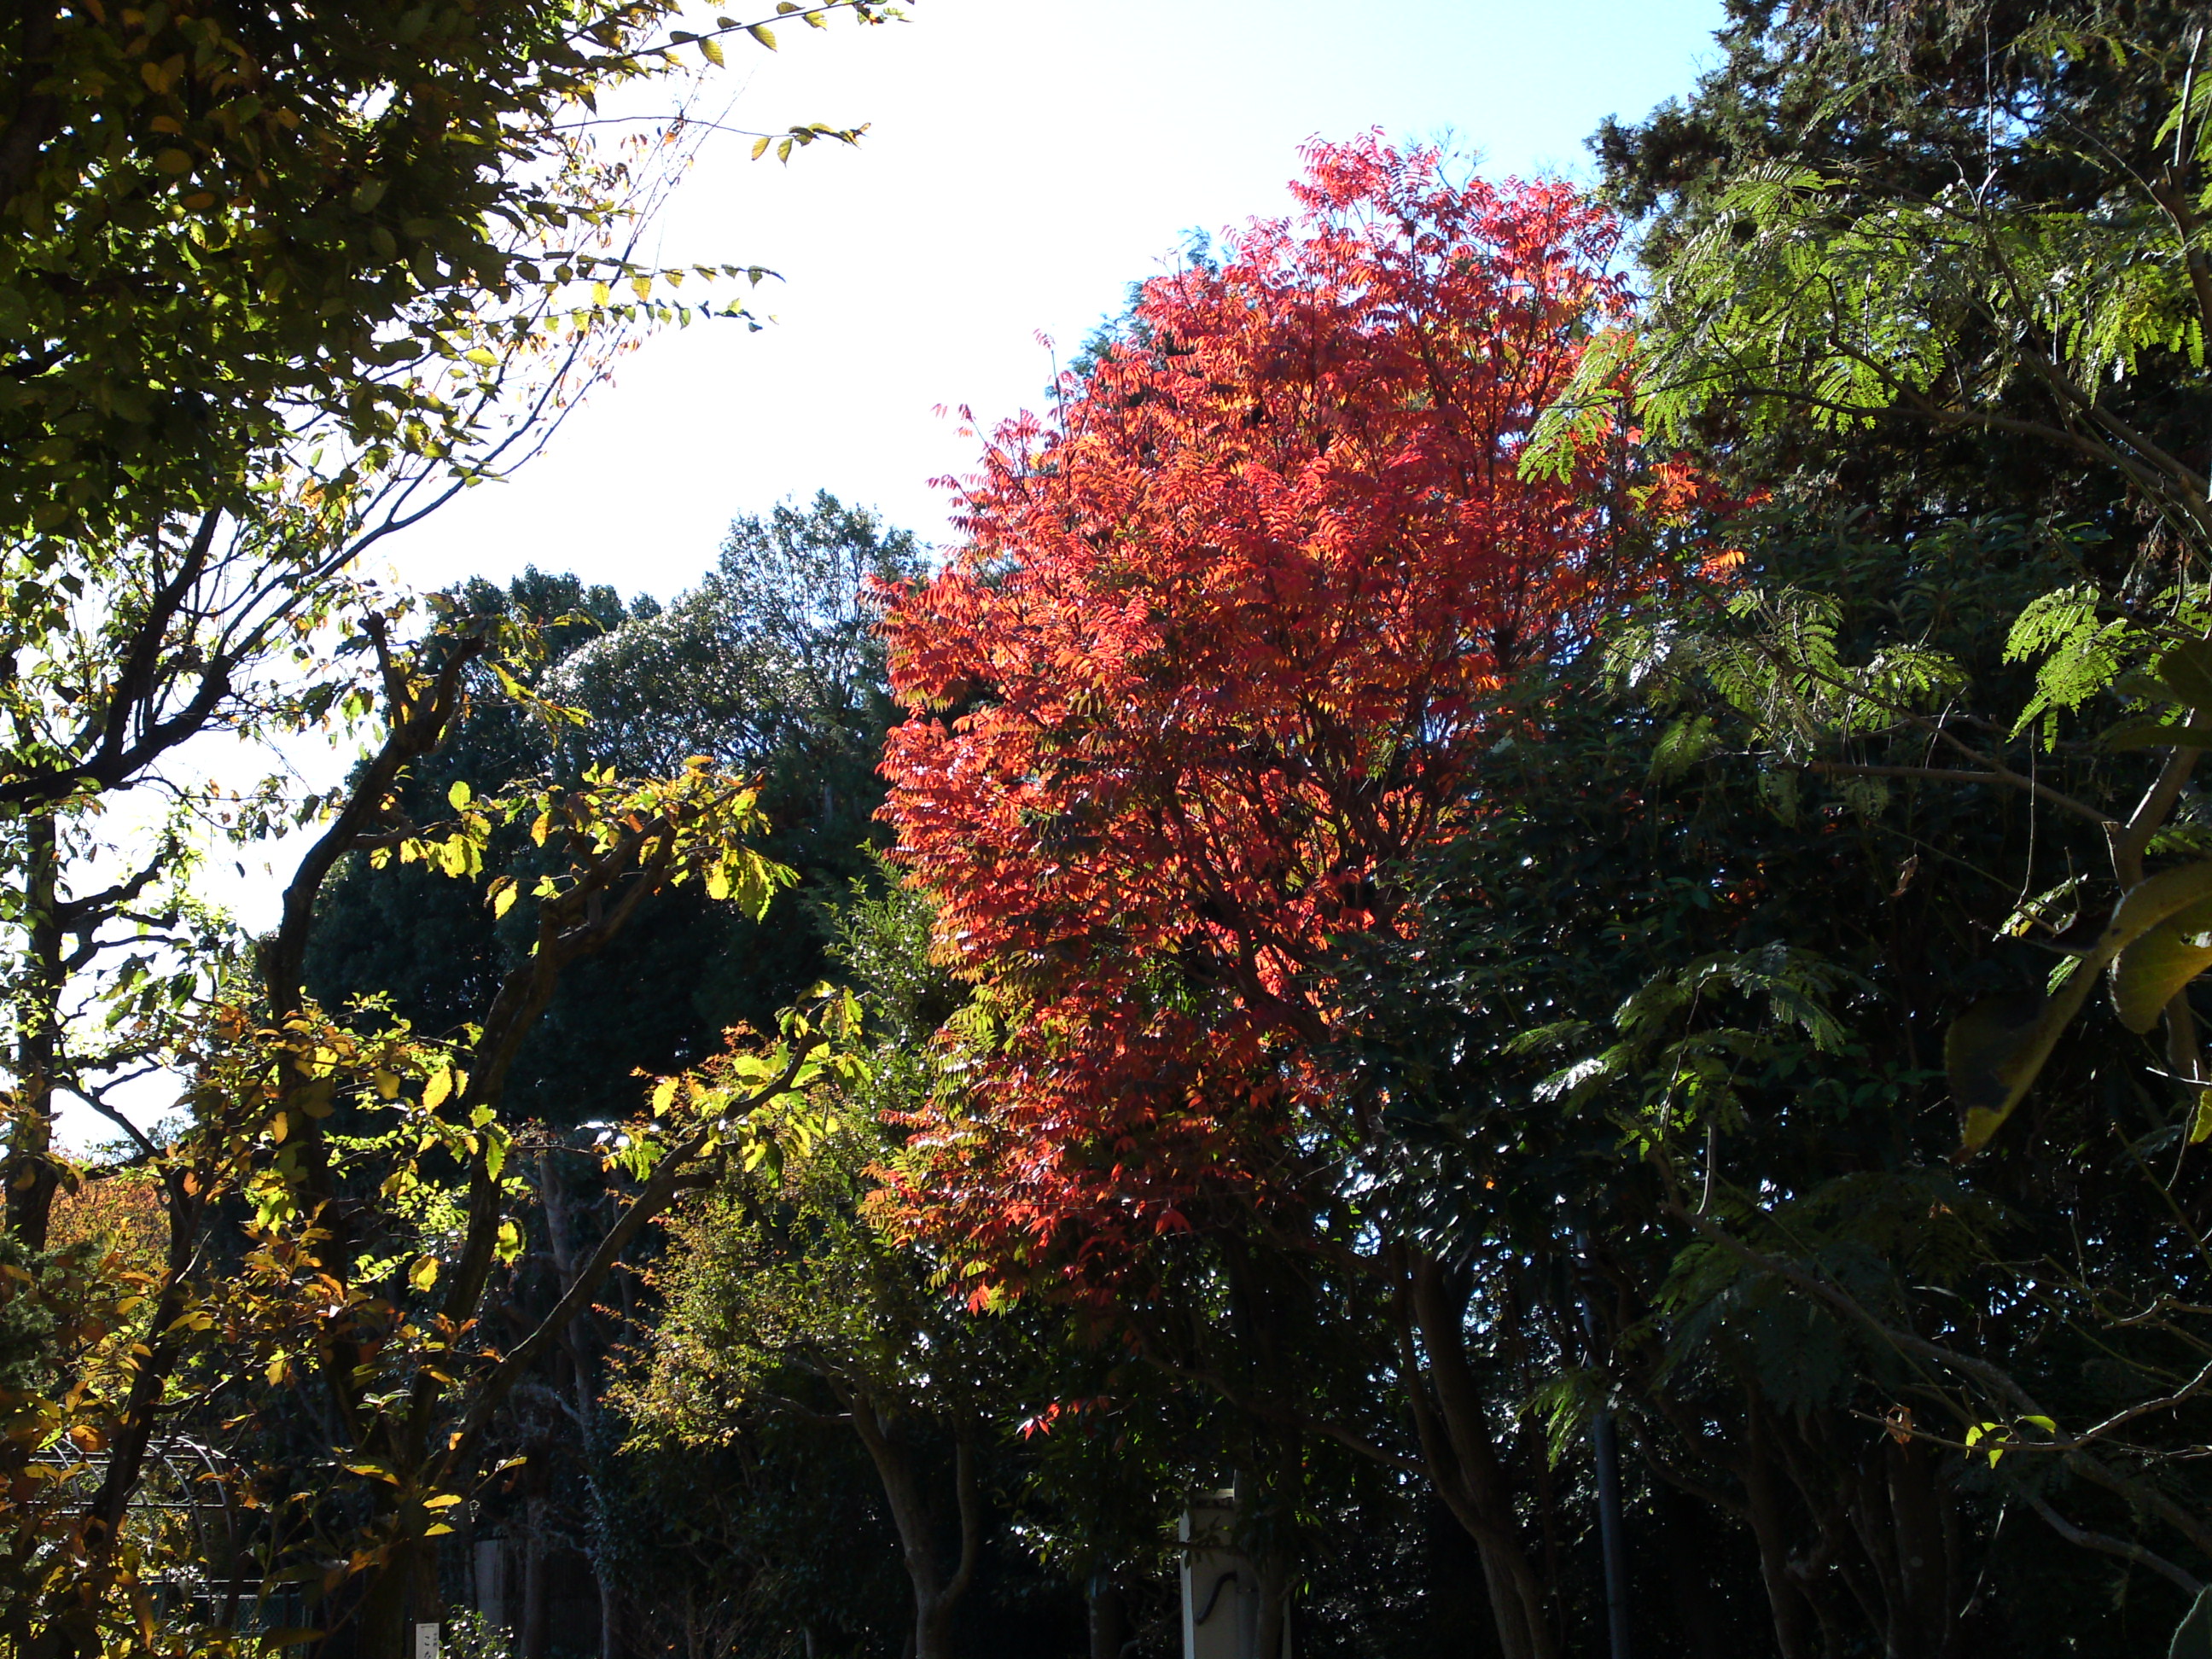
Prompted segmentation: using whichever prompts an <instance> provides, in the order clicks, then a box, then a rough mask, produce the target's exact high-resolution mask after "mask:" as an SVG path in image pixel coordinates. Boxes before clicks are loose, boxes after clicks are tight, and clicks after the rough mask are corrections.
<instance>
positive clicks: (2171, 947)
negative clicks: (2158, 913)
mask: <svg viewBox="0 0 2212 1659" xmlns="http://www.w3.org/2000/svg"><path fill="white" fill-rule="evenodd" d="M2207 968H2212V903H2205V904H2197V905H2192V906H2191V907H2190V908H2188V909H2186V910H2184V911H2182V912H2180V913H2179V915H2172V916H2169V917H2167V918H2166V920H2165V921H2161V922H2160V923H2159V924H2158V926H2156V927H2153V928H2152V929H2151V930H2150V931H2149V932H2148V933H2145V934H2144V935H2143V936H2142V938H2141V939H2136V941H2135V942H2134V943H2133V944H2131V945H2128V946H2127V947H2126V948H2125V949H2124V950H2123V951H2121V952H2120V953H2119V955H2118V956H2117V957H2114V958H2113V959H2112V1012H2114V1013H2116V1014H2118V1016H2119V1018H2120V1024H2123V1025H2124V1026H2126V1027H2127V1028H2128V1030H2130V1031H2148V1030H2150V1028H2151V1027H2152V1026H2154V1025H2155V1024H2158V1017H2159V1014H2160V1011H2161V1010H2163V1009H2164V1008H2165V1006H2166V1004H2167V1003H2169V1002H2171V1001H2172V1000H2173V996H2174V993H2175V992H2177V991H2179V990H2180V989H2181V987H2183V986H2185V985H2186V984H2188V983H2189V981H2191V980H2192V979H2195V978H2196V977H2197V975H2199V974H2201V973H2203V971H2204V970H2205V969H2207Z"/></svg>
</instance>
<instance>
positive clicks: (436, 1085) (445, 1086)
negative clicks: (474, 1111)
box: [422, 1071, 453, 1112]
mask: <svg viewBox="0 0 2212 1659" xmlns="http://www.w3.org/2000/svg"><path fill="white" fill-rule="evenodd" d="M452 1093H453V1073H452V1072H450V1071H444V1072H433V1073H430V1080H429V1081H428V1083H425V1084H424V1085H422V1104H423V1106H424V1107H425V1108H427V1109H429V1110H431V1111H434V1112H435V1111H436V1110H437V1109H438V1108H439V1107H441V1106H442V1105H444V1104H445V1103H446V1100H447V1097H448V1096H450V1095H451V1094H452Z"/></svg>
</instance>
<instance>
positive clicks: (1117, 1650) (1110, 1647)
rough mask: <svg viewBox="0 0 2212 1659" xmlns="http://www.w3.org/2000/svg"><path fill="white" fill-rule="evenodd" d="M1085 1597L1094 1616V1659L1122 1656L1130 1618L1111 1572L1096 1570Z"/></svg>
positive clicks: (1092, 1625)
mask: <svg viewBox="0 0 2212 1659" xmlns="http://www.w3.org/2000/svg"><path fill="white" fill-rule="evenodd" d="M1084 1600H1085V1602H1086V1604H1087V1608H1088V1611H1089V1613H1090V1615H1091V1659H1121V1644H1123V1643H1124V1642H1126V1641H1127V1640H1128V1639H1129V1638H1128V1635H1127V1632H1128V1627H1129V1621H1128V1617H1127V1613H1126V1611H1125V1610H1124V1609H1123V1607H1122V1606H1121V1586H1120V1585H1118V1584H1116V1583H1115V1582H1114V1576H1113V1575H1112V1574H1111V1573H1104V1572H1100V1573H1093V1574H1092V1575H1091V1582H1090V1583H1088V1584H1087V1585H1085V1588H1084Z"/></svg>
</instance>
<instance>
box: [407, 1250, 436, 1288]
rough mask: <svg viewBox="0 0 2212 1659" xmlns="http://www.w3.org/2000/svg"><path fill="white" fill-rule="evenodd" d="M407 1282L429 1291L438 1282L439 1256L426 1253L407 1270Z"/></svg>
mask: <svg viewBox="0 0 2212 1659" xmlns="http://www.w3.org/2000/svg"><path fill="white" fill-rule="evenodd" d="M407 1282H408V1283H409V1284H410V1285H413V1286H414V1287H415V1288H416V1290H418V1291H427V1290H428V1289H429V1288H430V1287H431V1286H432V1285H435V1284H436V1283H437V1282H438V1258H437V1257H436V1256H435V1255H426V1256H424V1257H423V1258H422V1260H421V1261H417V1262H416V1264H415V1265H414V1266H413V1267H410V1268H409V1269H408V1270H407Z"/></svg>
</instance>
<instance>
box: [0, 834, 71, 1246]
mask: <svg viewBox="0 0 2212 1659" xmlns="http://www.w3.org/2000/svg"><path fill="white" fill-rule="evenodd" d="M23 866H24V868H23V903H24V909H25V911H26V913H27V921H28V924H29V928H28V931H29V934H30V939H29V946H30V948H29V957H28V960H27V962H26V963H25V964H24V968H25V972H24V977H23V984H22V987H21V990H20V991H19V992H18V993H17V999H18V1000H17V1004H16V1022H17V1030H18V1036H17V1038H16V1044H15V1125H14V1129H13V1133H11V1135H10V1136H9V1157H8V1162H7V1182H8V1231H9V1232H10V1233H12V1234H13V1235H14V1236H15V1237H16V1238H17V1239H19V1240H21V1242H22V1243H23V1244H24V1245H25V1246H27V1248H28V1249H33V1250H43V1249H46V1237H47V1233H48V1231H49V1227H50V1225H51V1223H52V1215H53V1206H54V1194H55V1191H56V1190H57V1189H58V1187H59V1184H60V1180H59V1177H58V1175H57V1174H56V1172H55V1170H54V1164H53V1157H52V1153H53V1140H54V1068H55V1066H56V1064H57V1063H58V1060H60V1057H61V1050H60V1041H61V994H62V928H61V915H60V908H59V907H60V902H61V867H60V866H61V857H60V852H59V849H58V847H57V845H56V842H55V835H54V815H53V814H52V812H51V811H46V812H39V813H35V814H33V816H32V817H30V818H29V819H28V820H27V822H26V823H25V824H24V828H23Z"/></svg>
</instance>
